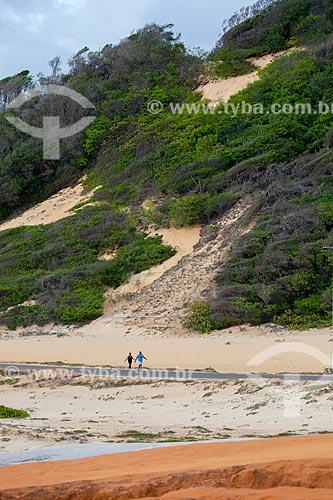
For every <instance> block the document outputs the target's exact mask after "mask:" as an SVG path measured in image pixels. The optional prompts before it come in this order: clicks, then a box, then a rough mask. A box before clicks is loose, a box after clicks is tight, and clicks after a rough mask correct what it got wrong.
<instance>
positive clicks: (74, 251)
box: [0, 0, 333, 331]
mask: <svg viewBox="0 0 333 500" xmlns="http://www.w3.org/2000/svg"><path fill="white" fill-rule="evenodd" d="M256 9H257V10H256V11H252V13H253V14H255V16H254V17H249V15H248V13H246V12H245V11H244V13H243V14H244V15H243V18H244V19H245V20H244V22H240V23H238V21H237V19H235V20H234V21H235V22H234V25H233V28H232V30H231V31H230V32H228V33H226V34H225V35H224V37H223V40H222V42H221V43H219V44H218V47H217V49H216V50H215V51H214V52H213V53H212V54H211V56H210V62H209V63H208V65H209V64H213V65H214V64H216V65H217V66H216V70H217V71H219V72H220V73H219V74H220V75H224V76H232V75H234V74H242V73H244V72H245V71H246V72H247V71H249V70H250V69H252V66H250V64H249V62H248V61H247V58H248V57H252V56H256V55H260V54H264V53H267V52H270V51H277V50H280V49H284V48H287V47H289V46H292V45H295V44H297V43H304V44H305V45H307V46H308V50H307V51H297V52H295V53H294V54H291V55H289V56H285V57H283V58H281V59H278V60H277V61H275V62H274V63H273V64H272V65H270V66H269V67H267V68H266V69H265V70H262V71H261V72H260V80H259V81H257V82H255V83H253V84H251V85H250V86H249V87H248V88H247V89H246V90H244V91H243V92H241V93H239V94H238V95H236V96H234V97H233V98H232V99H231V101H230V102H231V104H233V105H234V106H236V107H237V106H241V105H242V102H243V101H245V102H246V103H249V104H252V105H255V104H256V103H262V106H263V112H262V113H248V112H246V111H245V112H243V113H242V112H241V111H240V110H239V111H238V112H237V113H235V116H232V115H231V114H230V113H229V114H228V113H226V112H225V109H224V107H223V106H221V107H220V108H218V109H217V113H215V114H211V113H209V112H207V113H205V112H204V110H202V109H201V111H199V112H198V113H196V114H192V115H189V114H188V113H186V112H184V113H183V114H181V113H180V114H177V115H173V114H172V113H170V110H169V104H170V103H181V102H187V103H189V104H193V105H196V104H198V103H199V102H200V95H199V94H198V93H195V92H193V88H195V86H196V77H197V76H198V75H199V74H200V73H202V71H203V70H204V65H203V63H202V61H201V59H200V58H199V57H197V56H194V55H193V54H190V53H188V52H187V51H186V48H185V47H184V45H183V44H182V43H181V42H180V40H179V38H178V37H175V36H174V34H173V33H172V30H171V27H170V26H164V27H160V26H156V25H149V26H146V27H145V28H143V29H142V30H139V31H138V32H137V33H134V34H133V35H131V36H130V37H128V38H127V39H125V40H123V41H122V42H121V43H120V44H119V45H116V46H114V47H113V46H106V47H104V49H103V50H101V51H98V52H89V51H80V53H78V54H76V55H75V56H74V57H73V59H72V60H71V64H70V68H71V70H70V74H69V75H66V76H64V77H62V80H61V81H62V83H64V84H66V85H69V86H70V87H72V88H74V89H76V90H77V91H79V92H81V93H82V94H83V95H85V96H86V97H87V98H89V99H90V100H91V101H92V102H93V103H94V104H95V105H96V108H97V111H96V112H97V115H98V117H97V119H96V120H95V121H94V122H93V123H92V124H91V126H90V127H88V129H87V130H86V131H85V132H84V133H83V134H81V135H80V136H77V137H75V138H72V139H70V140H68V141H64V144H63V147H64V150H63V157H62V160H61V162H47V161H44V160H41V157H42V155H41V144H40V143H39V142H38V141H35V140H34V139H31V138H27V137H26V136H23V135H22V134H20V133H18V132H17V131H16V130H15V129H13V128H12V127H10V126H9V124H8V123H7V122H6V121H5V120H4V119H3V118H1V119H0V132H1V134H0V151H1V154H2V156H1V162H0V163H1V165H0V180H1V183H0V219H1V218H3V219H4V218H6V217H8V216H9V215H10V214H12V213H13V212H15V211H17V210H23V209H24V208H25V207H26V206H29V205H32V204H34V203H35V202H36V201H39V200H41V199H44V198H46V197H48V196H49V195H50V194H52V193H53V192H55V191H57V190H59V189H60V188H61V187H64V186H67V185H69V184H71V183H72V182H74V181H75V180H76V179H77V178H78V177H79V176H80V175H81V174H82V169H85V170H86V172H87V174H88V179H87V188H89V189H90V188H93V187H96V186H99V189H98V190H97V192H96V194H95V195H94V200H93V201H97V202H99V204H100V205H99V206H98V207H90V208H83V209H82V210H81V211H79V212H78V213H77V214H76V215H75V216H73V217H70V218H68V219H65V220H63V221H60V222H58V223H55V224H52V225H49V226H44V227H35V228H19V229H15V230H10V231H5V232H1V233H0V264H1V269H2V276H1V278H0V311H3V313H4V314H2V316H0V322H1V323H2V324H6V325H8V326H10V327H12V328H14V327H15V326H16V325H19V324H23V325H29V324H31V323H32V322H34V321H36V322H38V323H43V322H46V321H49V320H55V321H62V322H65V323H71V322H84V321H89V320H91V319H93V318H95V317H97V316H98V315H99V314H101V312H102V302H103V291H104V289H105V287H106V286H118V285H119V284H121V283H123V282H124V281H126V279H127V278H128V276H129V275H130V274H131V273H137V272H140V271H142V270H145V269H148V268H149V267H151V266H152V265H155V264H158V263H160V262H162V261H163V260H165V259H166V258H168V257H170V256H171V255H173V254H174V251H173V250H172V249H171V248H170V247H164V246H163V245H162V244H161V240H160V239H159V238H154V239H152V238H146V237H145V235H142V234H140V233H139V232H137V230H136V228H143V227H144V226H145V224H146V223H147V222H148V223H149V222H151V219H153V220H155V221H158V222H159V223H162V224H165V225H170V224H174V225H178V226H181V225H187V224H196V223H213V222H214V219H215V218H218V217H221V216H222V215H223V214H224V213H225V211H227V210H228V209H230V208H231V207H232V206H233V205H234V204H235V203H236V202H237V200H239V199H240V198H241V197H242V196H243V195H244V194H249V193H252V194H253V199H254V202H253V207H252V208H251V214H252V217H254V216H255V217H256V226H255V228H254V229H253V230H252V231H250V232H249V233H248V234H246V236H244V237H243V238H242V239H241V240H240V241H238V242H235V243H234V245H233V248H232V253H231V258H230V260H229V261H228V262H227V263H226V265H224V266H223V267H222V268H221V272H220V273H219V276H218V282H219V290H220V291H219V293H218V295H217V296H216V297H214V298H210V299H209V301H208V306H207V305H205V307H208V310H206V309H205V310H203V308H202V307H201V306H200V307H201V309H200V307H199V306H198V307H199V309H198V310H195V311H192V312H193V314H194V316H193V318H192V319H189V321H190V322H191V321H192V320H193V323H192V326H195V325H197V326H198V328H199V329H201V330H202V331H209V329H211V328H213V327H214V326H216V325H217V324H218V325H219V326H220V327H227V326H229V325H233V324H240V323H243V322H249V323H253V324H258V323H262V322H267V321H279V322H281V323H283V324H286V325H292V326H295V327H298V328H300V327H302V326H306V325H312V324H327V322H328V319H329V314H330V307H331V298H330V297H331V293H330V290H331V286H332V285H331V266H332V261H331V257H330V256H329V254H328V253H327V252H325V251H323V250H322V247H323V246H325V245H331V244H332V226H333V216H332V199H333V192H332V188H331V185H332V163H331V156H330V149H329V148H331V147H332V144H333V139H332V137H333V133H332V130H333V119H332V114H331V113H330V112H328V113H326V114H321V115H320V114H309V113H306V114H297V113H290V114H283V113H282V114H272V113H270V112H269V110H270V109H271V105H272V104H273V103H278V104H281V105H282V104H284V103H291V104H297V103H309V105H311V106H313V107H314V109H316V106H317V105H318V102H319V101H322V102H323V103H327V104H331V103H332V102H333V67H332V63H331V59H332V54H333V44H332V41H331V40H330V38H329V35H328V33H329V32H330V31H332V29H331V28H332V27H333V24H332V22H333V21H332V19H333V15H332V7H331V5H330V2H328V1H326V0H305V1H303V0H280V1H277V2H275V1H270V0H267V1H266V0H264V1H260V2H259V3H257V5H256ZM324 19H325V22H324ZM319 26H323V29H322V30H321V29H320V28H319ZM218 61H222V63H219V62H218ZM152 99H157V100H159V101H161V103H162V104H163V105H164V109H163V111H162V112H161V113H160V114H158V115H151V114H149V112H148V109H147V104H148V102H149V101H150V100H152ZM45 107H46V108H47V110H48V111H50V110H51V111H52V112H55V111H56V112H57V113H56V114H58V113H60V116H61V117H63V115H64V109H63V108H64V106H60V108H59V104H56V103H53V102H51V103H48V102H45V101H44V100H42V101H41V103H39V104H36V103H34V106H33V105H31V106H30V107H28V108H27V109H26V110H25V111H24V117H25V118H26V119H27V121H29V120H30V122H31V123H35V124H37V123H38V120H39V119H40V116H41V114H45V113H41V111H44V110H45ZM78 113H79V111H78V110H77V109H76V108H75V107H74V108H73V109H71V113H70V117H71V119H72V122H75V121H76V118H77V116H78ZM48 114H50V113H48ZM150 196H152V197H155V196H156V198H157V199H158V200H159V201H160V203H159V204H158V205H157V206H156V207H155V208H154V209H153V210H151V213H149V211H144V210H143V209H142V207H141V204H142V201H143V200H144V199H145V198H147V197H150ZM123 207H126V212H125V211H123V210H119V209H120V208H122V209H123ZM249 217H250V216H249ZM106 250H107V251H114V252H115V257H114V259H113V260H112V261H110V262H101V261H99V260H98V256H99V254H100V253H102V252H104V251H106ZM33 300H34V301H36V305H35V306H28V305H26V306H25V305H22V304H24V303H25V302H27V301H33ZM9 308H13V309H9ZM216 321H217V323H216Z"/></svg>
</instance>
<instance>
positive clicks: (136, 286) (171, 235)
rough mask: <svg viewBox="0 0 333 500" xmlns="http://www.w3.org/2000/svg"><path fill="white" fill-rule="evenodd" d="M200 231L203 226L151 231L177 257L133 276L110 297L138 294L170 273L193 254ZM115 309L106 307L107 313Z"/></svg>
mask: <svg viewBox="0 0 333 500" xmlns="http://www.w3.org/2000/svg"><path fill="white" fill-rule="evenodd" d="M200 229H201V226H191V227H180V228H159V229H156V230H155V229H153V228H151V229H150V231H149V234H150V236H162V239H163V243H164V244H165V245H171V246H172V247H173V248H174V249H175V250H177V253H176V255H174V256H173V257H171V258H170V259H168V260H167V261H165V262H163V263H162V264H160V265H158V266H154V267H152V268H151V269H148V270H147V271H143V272H142V273H139V274H135V275H132V276H131V277H130V278H129V280H128V282H127V283H124V284H123V285H121V286H120V287H118V288H117V290H109V291H108V295H109V296H110V297H112V299H113V298H114V297H119V296H121V295H126V294H128V293H138V292H140V291H141V290H143V289H144V288H145V287H146V286H149V285H151V284H152V283H154V282H155V281H156V280H158V279H159V278H160V277H161V276H162V275H163V274H165V273H166V272H167V271H169V269H172V268H173V267H175V266H176V265H177V264H178V262H180V261H181V260H182V258H183V257H185V256H186V255H189V254H191V253H192V252H193V248H194V246H195V245H196V244H197V243H198V242H199V240H200ZM113 309H114V307H113V306H112V307H111V308H110V307H108V304H106V305H105V312H106V313H107V312H108V311H109V310H113Z"/></svg>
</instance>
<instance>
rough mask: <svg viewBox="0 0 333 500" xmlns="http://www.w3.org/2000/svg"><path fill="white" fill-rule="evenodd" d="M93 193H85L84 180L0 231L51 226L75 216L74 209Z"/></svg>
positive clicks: (2, 225)
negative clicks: (41, 225)
mask: <svg viewBox="0 0 333 500" xmlns="http://www.w3.org/2000/svg"><path fill="white" fill-rule="evenodd" d="M92 195H93V191H90V192H86V191H84V179H82V181H81V182H80V183H79V184H77V185H76V186H75V187H73V188H70V187H69V188H66V189H62V190H61V191H59V193H57V194H55V195H53V196H51V198H49V199H48V200H46V201H43V202H42V203H39V204H38V205H36V206H35V207H33V208H30V209H29V210H27V211H26V212H24V213H23V214H22V215H20V216H18V217H15V218H13V219H10V220H8V221H7V222H4V223H3V224H1V225H0V231H4V230H5V229H13V228H15V227H20V226H36V225H40V224H51V223H52V222H57V221H58V220H60V219H64V218H65V217H69V216H70V215H73V212H72V210H73V208H74V207H75V206H76V205H78V204H79V203H83V202H85V201H87V200H89V199H90V198H91V197H92Z"/></svg>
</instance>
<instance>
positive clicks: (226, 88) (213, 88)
mask: <svg viewBox="0 0 333 500" xmlns="http://www.w3.org/2000/svg"><path fill="white" fill-rule="evenodd" d="M295 50H303V49H302V48H300V47H297V48H294V47H293V48H291V49H289V50H284V51H281V52H277V53H276V54H268V55H266V56H263V57H259V58H250V59H249V60H250V61H251V62H252V63H253V64H254V65H255V66H257V68H258V70H259V69H263V68H265V67H266V66H268V64H270V63H271V62H273V61H274V60H275V59H276V58H278V57H280V56H282V55H285V54H288V53H290V52H293V51H295ZM256 80H259V73H258V71H253V72H252V73H248V74H247V75H240V76H235V77H231V78H216V79H210V80H209V81H208V82H205V83H204V84H202V85H200V87H198V89H197V90H198V91H199V92H201V93H202V97H203V98H204V99H208V100H209V101H210V103H211V105H213V106H217V105H218V104H220V103H221V102H226V101H229V99H230V97H232V96H233V95H235V94H237V93H238V92H240V91H241V90H244V89H245V88H246V87H247V86H248V85H249V84H250V83H253V82H255V81H256Z"/></svg>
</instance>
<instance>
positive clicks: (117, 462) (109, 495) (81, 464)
mask: <svg viewBox="0 0 333 500" xmlns="http://www.w3.org/2000/svg"><path fill="white" fill-rule="evenodd" d="M332 450H333V436H332V435H325V436H316V437H306V438H303V437H300V438H280V439H271V440H264V441H253V442H243V443H221V444H207V445H193V446H185V447H182V446H180V447H175V448H169V449H164V450H151V451H141V452H137V453H130V454H127V453H124V454H120V455H112V456H104V457H97V458H93V459H91V458H89V459H82V460H75V461H69V462H53V463H37V464H26V465H18V466H11V467H5V468H2V469H0V485H1V486H0V488H1V491H2V496H1V497H0V498H3V499H7V500H9V499H14V498H16V499H19V498H20V499H23V498H25V499H28V498H29V499H30V498H34V499H35V500H36V499H43V500H46V499H57V500H64V499H69V498H76V499H78V500H83V499H92V498H94V499H95V500H102V499H103V500H106V499H109V500H111V499H112V500H117V499H118V500H120V499H125V498H134V499H139V498H140V499H145V498H146V499H148V498H150V499H157V498H164V499H169V500H170V499H174V500H176V499H177V500H179V499H187V500H190V499H192V500H193V499H202V500H204V499H205V500H212V499H222V500H223V499H245V498H246V499H248V498H253V499H258V500H259V499H261V500H264V499H266V500H273V499H280V500H282V499H283V500H285V499H286V498H288V499H292V500H296V499H302V500H303V499H307V500H312V499H313V500H314V499H316V500H317V499H318V500H319V499H320V500H323V499H325V500H330V499H332V498H333V491H332V489H333V474H332V472H333V451H332Z"/></svg>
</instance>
